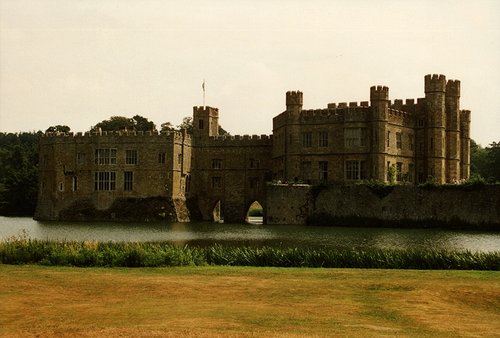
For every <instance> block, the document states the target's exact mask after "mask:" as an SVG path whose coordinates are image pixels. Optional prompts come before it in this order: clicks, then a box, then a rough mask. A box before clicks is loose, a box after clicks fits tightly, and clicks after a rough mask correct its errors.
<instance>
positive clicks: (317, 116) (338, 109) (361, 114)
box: [301, 102, 370, 123]
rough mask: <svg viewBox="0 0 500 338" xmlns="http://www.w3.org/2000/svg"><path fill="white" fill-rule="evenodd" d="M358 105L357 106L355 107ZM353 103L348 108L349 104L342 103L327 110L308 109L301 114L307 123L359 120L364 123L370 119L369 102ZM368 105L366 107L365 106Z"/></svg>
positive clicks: (332, 105)
mask: <svg viewBox="0 0 500 338" xmlns="http://www.w3.org/2000/svg"><path fill="white" fill-rule="evenodd" d="M354 103H356V105H354ZM361 103H362V105H358V103H357V102H351V103H350V104H349V106H348V104H347V103H345V102H341V103H339V104H338V105H337V104H335V103H330V104H328V108H326V109H308V110H303V111H302V112H301V118H302V119H303V120H304V121H307V122H314V121H318V122H321V123H324V122H341V121H344V120H350V121H353V120H359V121H364V120H366V119H367V118H368V116H369V114H368V112H369V111H370V107H369V106H368V105H367V103H368V102H361ZM365 103H366V105H365Z"/></svg>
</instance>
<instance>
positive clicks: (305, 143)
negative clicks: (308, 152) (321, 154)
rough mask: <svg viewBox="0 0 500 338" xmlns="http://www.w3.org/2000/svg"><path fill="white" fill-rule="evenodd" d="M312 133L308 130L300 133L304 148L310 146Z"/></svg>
mask: <svg viewBox="0 0 500 338" xmlns="http://www.w3.org/2000/svg"><path fill="white" fill-rule="evenodd" d="M311 140H312V133H311V132H310V131H308V132H305V133H302V146H303V147H304V148H309V147H311V144H312V142H311Z"/></svg>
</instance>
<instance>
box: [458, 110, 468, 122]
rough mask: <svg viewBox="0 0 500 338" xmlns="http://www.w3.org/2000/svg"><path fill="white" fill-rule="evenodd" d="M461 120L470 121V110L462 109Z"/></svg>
mask: <svg viewBox="0 0 500 338" xmlns="http://www.w3.org/2000/svg"><path fill="white" fill-rule="evenodd" d="M460 121H461V122H463V123H470V110H461V111H460Z"/></svg>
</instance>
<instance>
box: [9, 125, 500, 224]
mask: <svg viewBox="0 0 500 338" xmlns="http://www.w3.org/2000/svg"><path fill="white" fill-rule="evenodd" d="M99 129H100V130H102V131H117V130H131V131H133V130H135V131H152V130H157V129H156V125H155V124H154V123H153V122H151V121H149V120H148V119H147V118H144V117H142V116H139V115H135V116H134V117H132V118H127V117H123V116H112V117H111V118H109V119H108V120H104V121H101V122H99V123H98V124H96V125H95V126H93V127H91V128H90V130H91V131H95V130H99ZM181 129H186V130H187V132H188V133H192V130H193V121H192V118H191V117H185V118H184V119H183V120H182V123H181V124H179V125H177V126H173V125H172V124H171V123H170V122H165V123H163V124H162V125H161V129H160V130H161V131H171V130H181ZM70 130H71V129H70V128H69V127H68V126H64V125H56V126H51V127H49V128H47V130H46V131H47V132H63V133H67V132H70ZM42 134H43V132H42V131H37V132H21V133H3V132H0V215H4V216H32V215H33V214H34V211H35V207H36V200H37V194H38V169H37V168H38V141H39V139H40V137H41V136H42ZM219 134H220V135H225V134H228V133H227V132H226V131H225V130H224V129H223V128H222V127H220V126H219ZM470 149H471V178H474V179H480V180H483V181H484V182H488V183H498V182H500V142H493V143H491V144H490V145H489V146H487V147H482V146H481V145H479V144H477V143H476V142H474V140H471V148H470Z"/></svg>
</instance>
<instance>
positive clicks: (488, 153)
mask: <svg viewBox="0 0 500 338" xmlns="http://www.w3.org/2000/svg"><path fill="white" fill-rule="evenodd" d="M470 162H471V165H470V171H471V176H480V177H484V178H485V179H486V180H487V181H489V182H498V181H500V142H492V143H491V144H490V145H489V147H486V148H483V147H482V146H481V145H480V144H477V143H476V142H475V141H474V140H471V142H470Z"/></svg>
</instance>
